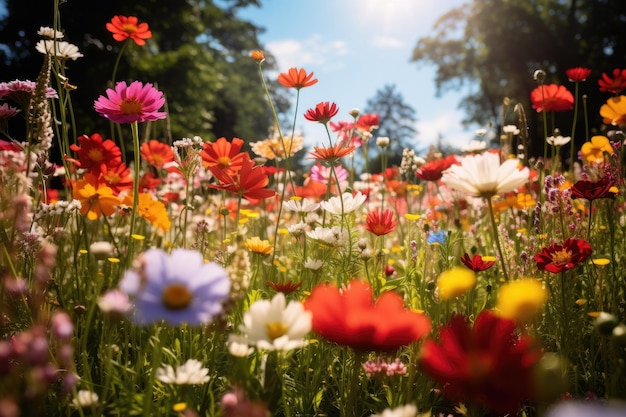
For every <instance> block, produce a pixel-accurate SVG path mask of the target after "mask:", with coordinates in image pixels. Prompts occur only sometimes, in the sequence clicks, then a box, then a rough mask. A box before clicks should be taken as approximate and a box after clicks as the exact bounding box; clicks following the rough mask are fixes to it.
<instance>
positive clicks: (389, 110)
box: [365, 84, 417, 165]
mask: <svg viewBox="0 0 626 417" xmlns="http://www.w3.org/2000/svg"><path fill="white" fill-rule="evenodd" d="M365 113H374V114H378V115H379V116H380V123H379V125H378V129H377V130H376V136H378V137H388V138H389V139H390V143H389V152H388V154H389V155H390V159H389V165H393V164H396V165H399V164H400V162H401V160H402V149H403V148H405V147H407V146H408V142H410V141H413V140H415V137H416V135H417V129H416V128H415V122H417V117H416V112H415V109H413V107H411V106H410V105H409V104H407V103H406V102H405V101H404V97H402V94H401V93H399V92H398V91H396V86H395V85H389V84H388V85H385V86H384V87H383V88H382V89H380V90H378V91H377V92H376V96H374V97H373V98H371V99H369V100H367V104H366V106H365Z"/></svg>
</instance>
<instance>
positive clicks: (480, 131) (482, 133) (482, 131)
mask: <svg viewBox="0 0 626 417" xmlns="http://www.w3.org/2000/svg"><path fill="white" fill-rule="evenodd" d="M486 134H487V129H476V131H475V132H474V135H476V136H479V137H480V136H485V135H486Z"/></svg>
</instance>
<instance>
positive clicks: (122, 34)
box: [106, 16, 152, 46]
mask: <svg viewBox="0 0 626 417" xmlns="http://www.w3.org/2000/svg"><path fill="white" fill-rule="evenodd" d="M138 22H139V19H137V18H136V17H135V16H128V17H126V16H115V17H114V18H113V19H111V21H110V22H109V23H107V24H106V28H107V30H108V31H109V32H111V33H112V34H113V39H115V40H116V41H119V42H123V41H125V40H126V39H128V38H130V39H132V40H133V41H135V43H136V44H137V45H139V46H143V45H145V44H146V41H145V40H146V39H150V38H151V37H152V32H150V30H149V29H148V24H147V23H139V24H137V23H138Z"/></svg>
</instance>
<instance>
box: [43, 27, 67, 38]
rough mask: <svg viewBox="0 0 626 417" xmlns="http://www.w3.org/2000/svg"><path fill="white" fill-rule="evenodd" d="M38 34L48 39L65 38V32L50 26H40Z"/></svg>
mask: <svg viewBox="0 0 626 417" xmlns="http://www.w3.org/2000/svg"><path fill="white" fill-rule="evenodd" d="M37 35H39V36H41V37H42V38H46V39H63V32H59V31H58V30H54V29H52V28H51V27H48V26H40V27H39V30H38V31H37Z"/></svg>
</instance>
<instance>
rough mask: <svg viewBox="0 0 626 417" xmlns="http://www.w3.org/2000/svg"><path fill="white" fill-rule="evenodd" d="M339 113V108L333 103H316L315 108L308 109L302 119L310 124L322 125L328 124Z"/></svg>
mask: <svg viewBox="0 0 626 417" xmlns="http://www.w3.org/2000/svg"><path fill="white" fill-rule="evenodd" d="M338 112H339V108H338V107H337V105H336V104H335V103H329V102H328V101H324V102H321V103H317V106H315V108H312V109H308V110H307V111H306V113H304V118H305V119H307V120H309V121H311V122H319V123H322V124H326V123H328V121H329V120H330V119H332V118H333V116H335V115H336V114H337V113H338Z"/></svg>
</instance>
